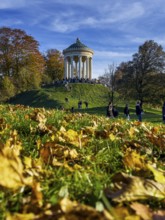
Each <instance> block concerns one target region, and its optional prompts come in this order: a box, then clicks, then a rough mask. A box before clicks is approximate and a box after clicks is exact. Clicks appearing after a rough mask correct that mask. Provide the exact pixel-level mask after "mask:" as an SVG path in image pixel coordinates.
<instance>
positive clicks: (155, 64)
mask: <svg viewBox="0 0 165 220" xmlns="http://www.w3.org/2000/svg"><path fill="white" fill-rule="evenodd" d="M164 68H165V52H164V51H163V48H162V46H161V45H158V44H157V43H156V42H154V41H152V40H149V41H146V42H145V43H144V44H143V45H141V46H139V50H138V52H137V53H135V54H134V55H133V59H132V61H128V62H126V63H121V64H120V65H119V66H118V68H117V71H116V73H115V75H118V76H119V75H120V77H119V79H118V80H117V90H118V92H120V94H123V96H125V98H126V96H127V97H131V98H136V99H140V100H142V101H146V102H158V100H159V99H162V98H161V97H162V94H161V93H163V91H164V84H163V83H162V82H161V80H162V81H164V77H165V74H164V73H165V72H164ZM158 90H159V92H158ZM151 97H153V100H151ZM160 102H161V100H160Z"/></svg>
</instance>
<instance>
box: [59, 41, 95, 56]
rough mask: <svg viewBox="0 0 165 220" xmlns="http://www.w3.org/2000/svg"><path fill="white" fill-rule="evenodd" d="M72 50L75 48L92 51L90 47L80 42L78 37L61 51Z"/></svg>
mask: <svg viewBox="0 0 165 220" xmlns="http://www.w3.org/2000/svg"><path fill="white" fill-rule="evenodd" d="M74 50H76V51H77V50H85V51H90V52H92V53H93V51H92V50H91V49H90V48H88V47H87V46H86V45H85V44H83V43H81V41H80V39H79V38H77V39H76V43H74V44H71V45H70V46H69V47H68V48H66V49H65V50H63V53H66V52H70V51H74Z"/></svg>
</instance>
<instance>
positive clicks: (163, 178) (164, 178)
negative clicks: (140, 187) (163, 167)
mask: <svg viewBox="0 0 165 220" xmlns="http://www.w3.org/2000/svg"><path fill="white" fill-rule="evenodd" d="M147 168H148V169H149V170H150V171H152V173H153V174H154V178H155V180H156V181H157V182H159V183H165V175H164V174H165V172H162V171H160V170H157V169H156V168H154V167H153V166H152V165H150V164H147Z"/></svg>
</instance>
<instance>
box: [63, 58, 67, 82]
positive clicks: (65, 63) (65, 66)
mask: <svg viewBox="0 0 165 220" xmlns="http://www.w3.org/2000/svg"><path fill="white" fill-rule="evenodd" d="M66 78H68V59H67V57H65V59H64V79H66Z"/></svg>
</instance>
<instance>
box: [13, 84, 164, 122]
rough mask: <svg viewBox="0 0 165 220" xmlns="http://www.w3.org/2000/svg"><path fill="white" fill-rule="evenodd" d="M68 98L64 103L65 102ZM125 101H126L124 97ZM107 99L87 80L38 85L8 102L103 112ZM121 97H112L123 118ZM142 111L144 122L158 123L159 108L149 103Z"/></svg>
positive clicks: (100, 88) (103, 91)
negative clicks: (66, 83)
mask: <svg viewBox="0 0 165 220" xmlns="http://www.w3.org/2000/svg"><path fill="white" fill-rule="evenodd" d="M65 98H67V99H68V102H66V101H65ZM80 100H81V101H82V102H83V105H82V109H78V102H79V101H80ZM84 101H87V102H88V103H89V106H88V109H86V108H85V104H84ZM127 101H128V100H127ZM108 102H109V95H108V89H107V88H106V87H104V86H103V85H99V84H87V83H72V84H69V87H68V88H66V87H65V85H58V86H54V87H53V86H52V87H49V88H41V89H39V90H32V91H27V92H24V93H21V94H19V95H17V96H15V97H14V98H12V99H11V100H10V101H9V103H10V104H22V105H25V106H31V107H37V108H38V107H39V108H42V107H44V108H46V109H50V108H51V109H59V108H60V107H63V108H64V109H66V110H70V109H71V107H74V109H75V112H78V111H79V112H82V113H85V112H86V113H89V114H97V115H104V116H105V115H106V106H107V104H108ZM125 102H126V101H124V100H122V99H121V97H115V105H116V107H117V109H118V111H119V117H121V118H122V117H124V115H123V107H124V106H125ZM135 102H136V100H135V101H131V102H129V107H130V112H131V119H132V120H134V119H136V115H135ZM144 111H145V114H144V116H143V120H144V121H151V122H161V121H162V118H161V110H160V109H154V108H151V107H150V106H147V105H145V106H144Z"/></svg>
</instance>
